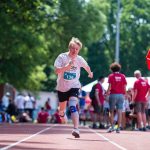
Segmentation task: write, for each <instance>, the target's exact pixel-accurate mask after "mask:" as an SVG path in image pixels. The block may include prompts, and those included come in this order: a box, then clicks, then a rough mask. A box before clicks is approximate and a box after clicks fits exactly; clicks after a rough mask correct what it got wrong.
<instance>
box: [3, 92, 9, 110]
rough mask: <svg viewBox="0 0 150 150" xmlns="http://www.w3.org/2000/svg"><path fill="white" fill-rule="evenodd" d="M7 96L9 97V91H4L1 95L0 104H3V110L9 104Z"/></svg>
mask: <svg viewBox="0 0 150 150" xmlns="http://www.w3.org/2000/svg"><path fill="white" fill-rule="evenodd" d="M9 98H10V93H9V92H6V94H5V95H4V96H3V97H2V105H3V110H4V111H6V110H7V107H8V105H9Z"/></svg>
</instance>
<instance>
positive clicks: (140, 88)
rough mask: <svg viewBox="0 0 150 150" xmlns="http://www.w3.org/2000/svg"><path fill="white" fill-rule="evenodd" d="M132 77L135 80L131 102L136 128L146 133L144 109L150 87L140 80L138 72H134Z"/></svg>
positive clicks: (140, 76)
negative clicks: (135, 116) (133, 107)
mask: <svg viewBox="0 0 150 150" xmlns="http://www.w3.org/2000/svg"><path fill="white" fill-rule="evenodd" d="M134 76H135V77H136V78H137V80H136V81H135V83H134V94H133V102H134V103H135V111H136V113H137V120H138V127H139V130H140V131H146V114H145V108H146V104H147V96H148V95H149V94H150V86H149V84H148V82H147V81H146V80H145V79H143V78H142V75H141V72H140V71H139V70H136V71H135V72H134ZM142 125H143V126H142Z"/></svg>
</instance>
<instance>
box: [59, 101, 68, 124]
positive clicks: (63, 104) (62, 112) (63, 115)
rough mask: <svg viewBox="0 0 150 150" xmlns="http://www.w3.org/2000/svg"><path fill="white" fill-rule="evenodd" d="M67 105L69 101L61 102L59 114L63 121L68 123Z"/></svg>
mask: <svg viewBox="0 0 150 150" xmlns="http://www.w3.org/2000/svg"><path fill="white" fill-rule="evenodd" d="M66 105H67V101H64V102H59V107H60V108H59V116H60V119H61V123H67V116H66Z"/></svg>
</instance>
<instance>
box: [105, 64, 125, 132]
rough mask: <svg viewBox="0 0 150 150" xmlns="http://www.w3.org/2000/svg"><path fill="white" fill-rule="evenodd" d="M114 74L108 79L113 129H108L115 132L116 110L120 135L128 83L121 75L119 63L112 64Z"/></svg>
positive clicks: (117, 130)
mask: <svg viewBox="0 0 150 150" xmlns="http://www.w3.org/2000/svg"><path fill="white" fill-rule="evenodd" d="M110 69H111V71H112V73H111V74H110V75H109V77H108V83H109V86H108V89H107V93H106V95H109V94H110V95H109V106H110V119H111V127H110V128H109V129H108V132H112V131H114V110H115V108H116V111H117V115H118V128H117V129H116V132H117V133H120V127H121V119H122V109H123V101H124V98H125V97H124V95H125V94H126V85H127V81H126V78H125V75H124V74H121V73H120V72H119V71H120V69H121V65H120V64H118V63H112V64H111V65H110Z"/></svg>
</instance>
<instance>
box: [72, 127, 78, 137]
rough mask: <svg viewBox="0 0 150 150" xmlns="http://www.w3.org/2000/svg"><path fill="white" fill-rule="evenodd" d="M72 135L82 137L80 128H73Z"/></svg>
mask: <svg viewBox="0 0 150 150" xmlns="http://www.w3.org/2000/svg"><path fill="white" fill-rule="evenodd" d="M72 135H73V136H74V137H75V138H80V132H79V129H73V131H72Z"/></svg>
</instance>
